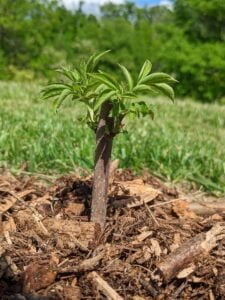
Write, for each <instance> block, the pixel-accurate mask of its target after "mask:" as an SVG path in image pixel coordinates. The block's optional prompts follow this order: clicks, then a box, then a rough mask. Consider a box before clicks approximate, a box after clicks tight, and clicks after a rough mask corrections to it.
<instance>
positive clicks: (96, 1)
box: [62, 0, 125, 8]
mask: <svg viewBox="0 0 225 300" xmlns="http://www.w3.org/2000/svg"><path fill="white" fill-rule="evenodd" d="M62 2H63V3H64V4H65V6H66V7H68V8H77V7H78V5H79V2H80V0H62ZM107 2H112V3H115V4H119V3H123V2H125V1H124V0H85V1H84V7H85V6H89V7H95V6H99V5H102V4H105V3H107Z"/></svg>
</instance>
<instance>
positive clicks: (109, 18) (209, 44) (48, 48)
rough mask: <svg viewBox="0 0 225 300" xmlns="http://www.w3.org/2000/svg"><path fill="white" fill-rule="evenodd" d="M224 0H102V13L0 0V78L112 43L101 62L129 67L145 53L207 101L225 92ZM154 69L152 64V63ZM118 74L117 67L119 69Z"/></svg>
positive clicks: (45, 69) (22, 75) (43, 68)
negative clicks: (164, 3) (136, 0)
mask: <svg viewBox="0 0 225 300" xmlns="http://www.w3.org/2000/svg"><path fill="white" fill-rule="evenodd" d="M224 24H225V1H221V0H214V1H208V0H175V1H174V9H173V10H169V9H168V8H166V7H159V6H155V7H145V8H140V7H136V6H135V5H134V4H133V3H129V2H128V3H125V4H119V5H115V4H112V3H109V4H105V5H104V6H102V7H101V16H100V17H99V16H98V17H96V16H93V15H85V14H84V13H83V12H82V5H81V7H80V8H79V9H78V10H77V11H70V10H68V9H66V8H65V7H63V6H62V5H60V3H59V2H58V1H57V0H49V1H43V0H32V1H31V0H20V1H9V0H0V69H1V73H0V79H14V80H32V79H34V78H41V77H48V78H50V79H51V78H52V77H53V76H54V72H52V70H53V69H55V68H58V67H60V66H63V65H66V64H67V62H74V64H76V63H77V62H78V61H80V59H81V58H82V57H88V56H89V55H90V54H91V53H93V52H99V51H104V50H105V49H112V50H113V52H112V54H110V56H109V57H106V58H105V59H104V61H103V63H102V68H105V69H106V70H107V71H113V72H114V71H115V67H114V63H115V62H118V61H119V62H120V63H121V62H122V63H124V64H125V65H126V66H127V67H128V69H129V70H131V72H132V73H134V74H135V73H136V74H137V72H138V69H137V68H138V66H139V65H141V63H142V61H143V60H145V59H146V58H147V59H149V60H151V61H153V62H154V68H155V69H154V70H157V69H160V70H162V71H166V72H169V73H170V74H171V75H173V76H175V77H176V78H177V80H179V81H180V82H181V84H180V85H179V87H178V91H177V92H178V95H180V96H183V97H194V98H196V99H199V100H202V101H208V102H212V101H215V100H221V99H223V98H224V96H225V85H224V82H225V54H224V53H225V27H224ZM154 70H153V71H154ZM118 76H120V74H119V73H118Z"/></svg>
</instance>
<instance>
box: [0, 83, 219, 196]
mask: <svg viewBox="0 0 225 300" xmlns="http://www.w3.org/2000/svg"><path fill="white" fill-rule="evenodd" d="M39 90H40V85H38V84H31V83H29V84H28V83H26V84H19V83H4V82H2V83H0V166H6V167H9V168H10V169H12V170H18V169H19V168H20V167H21V165H22V164H23V163H24V162H27V165H28V171H29V172H34V173H35V172H38V173H47V174H52V173H57V174H59V173H66V172H69V171H72V170H74V169H76V168H78V167H82V168H85V169H91V168H92V167H93V149H94V136H93V134H92V132H91V131H90V130H89V129H88V128H87V127H86V126H85V125H82V124H79V122H78V121H77V118H78V115H79V110H78V108H77V107H76V106H73V107H72V106H69V105H68V106H66V107H65V108H63V109H62V110H61V111H60V112H59V113H58V114H56V113H55V112H54V109H53V107H52V105H51V103H43V102H40V101H39V100H38V96H39ZM152 103H153V104H154V111H155V120H154V121H152V120H151V119H148V118H145V119H141V120H136V121H129V123H128V124H127V129H128V131H129V134H122V135H120V136H118V137H117V138H116V141H115V146H114V151H113V156H114V157H115V158H119V159H120V161H121V166H122V167H129V168H131V169H133V170H135V171H141V170H143V169H149V170H150V171H153V172H154V173H156V174H160V175H163V176H164V177H166V178H167V179H169V180H173V181H182V180H192V181H195V182H197V183H199V184H201V185H203V186H205V188H206V189H208V190H210V191H219V192H223V193H224V192H225V106H219V105H217V104H213V105H207V104H200V103H195V102H192V101H176V103H175V104H172V103H171V102H170V101H169V100H161V99H155V100H152Z"/></svg>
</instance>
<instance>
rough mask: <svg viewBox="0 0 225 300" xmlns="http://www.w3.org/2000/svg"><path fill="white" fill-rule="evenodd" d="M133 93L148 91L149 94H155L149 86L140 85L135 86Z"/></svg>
mask: <svg viewBox="0 0 225 300" xmlns="http://www.w3.org/2000/svg"><path fill="white" fill-rule="evenodd" d="M133 91H134V92H146V91H148V92H153V93H154V92H155V91H154V89H153V88H151V87H150V86H149V85H147V84H139V85H137V86H135V88H134V90H133Z"/></svg>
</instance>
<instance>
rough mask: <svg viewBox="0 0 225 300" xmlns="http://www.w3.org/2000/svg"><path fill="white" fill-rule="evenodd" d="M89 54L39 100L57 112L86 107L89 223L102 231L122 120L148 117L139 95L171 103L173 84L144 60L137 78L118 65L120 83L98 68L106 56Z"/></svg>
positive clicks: (49, 87) (146, 106) (63, 70)
mask: <svg viewBox="0 0 225 300" xmlns="http://www.w3.org/2000/svg"><path fill="white" fill-rule="evenodd" d="M108 52H109V51H105V52H103V53H100V54H95V55H92V56H91V57H90V58H89V59H88V60H87V61H82V62H81V63H80V64H79V66H78V67H77V68H74V69H65V68H63V69H60V70H58V71H59V72H60V73H61V74H62V75H63V77H64V79H65V80H64V81H62V82H56V83H52V84H49V85H47V86H46V87H45V88H44V89H43V90H42V99H44V100H45V99H46V100H47V99H50V98H51V99H54V101H55V105H56V108H57V109H58V108H59V107H60V106H61V105H62V103H63V102H64V101H65V100H72V101H76V102H81V103H83V104H85V106H86V117H85V120H86V122H87V124H88V125H89V127H90V128H91V129H92V130H93V131H94V133H95V136H96V149H95V166H94V178H93V191H92V204H91V221H93V222H96V223H99V224H100V226H101V227H102V228H103V227H104V225H105V221H106V208H107V193H108V182H109V167H110V159H111V153H112V145H113V139H114V137H115V136H116V135H117V134H119V133H120V132H122V131H123V120H124V118H125V117H126V116H128V115H130V114H133V115H135V116H137V117H142V116H146V115H150V116H151V117H153V112H152V110H151V106H150V105H149V104H148V103H147V102H145V101H140V100H139V97H138V96H139V95H140V94H144V93H145V94H146V93H150V94H151V93H155V92H156V93H158V92H159V93H162V94H164V95H165V96H167V97H169V98H170V99H171V100H174V91H173V88H172V87H171V86H170V84H171V83H174V82H176V80H175V79H173V78H172V77H171V76H169V75H167V74H165V73H153V74H151V73H150V72H151V68H152V64H151V62H150V61H149V60H146V61H145V63H144V64H143V66H142V68H141V70H140V73H139V75H138V78H137V79H134V78H133V77H132V76H131V74H130V72H129V71H128V70H127V68H126V67H124V66H123V65H118V67H119V68H120V70H121V73H122V74H123V78H124V80H123V81H119V80H116V79H115V77H114V76H113V75H111V74H109V73H106V72H103V71H102V70H98V69H97V64H98V62H99V60H100V59H101V57H102V56H103V55H105V54H106V53H108Z"/></svg>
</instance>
